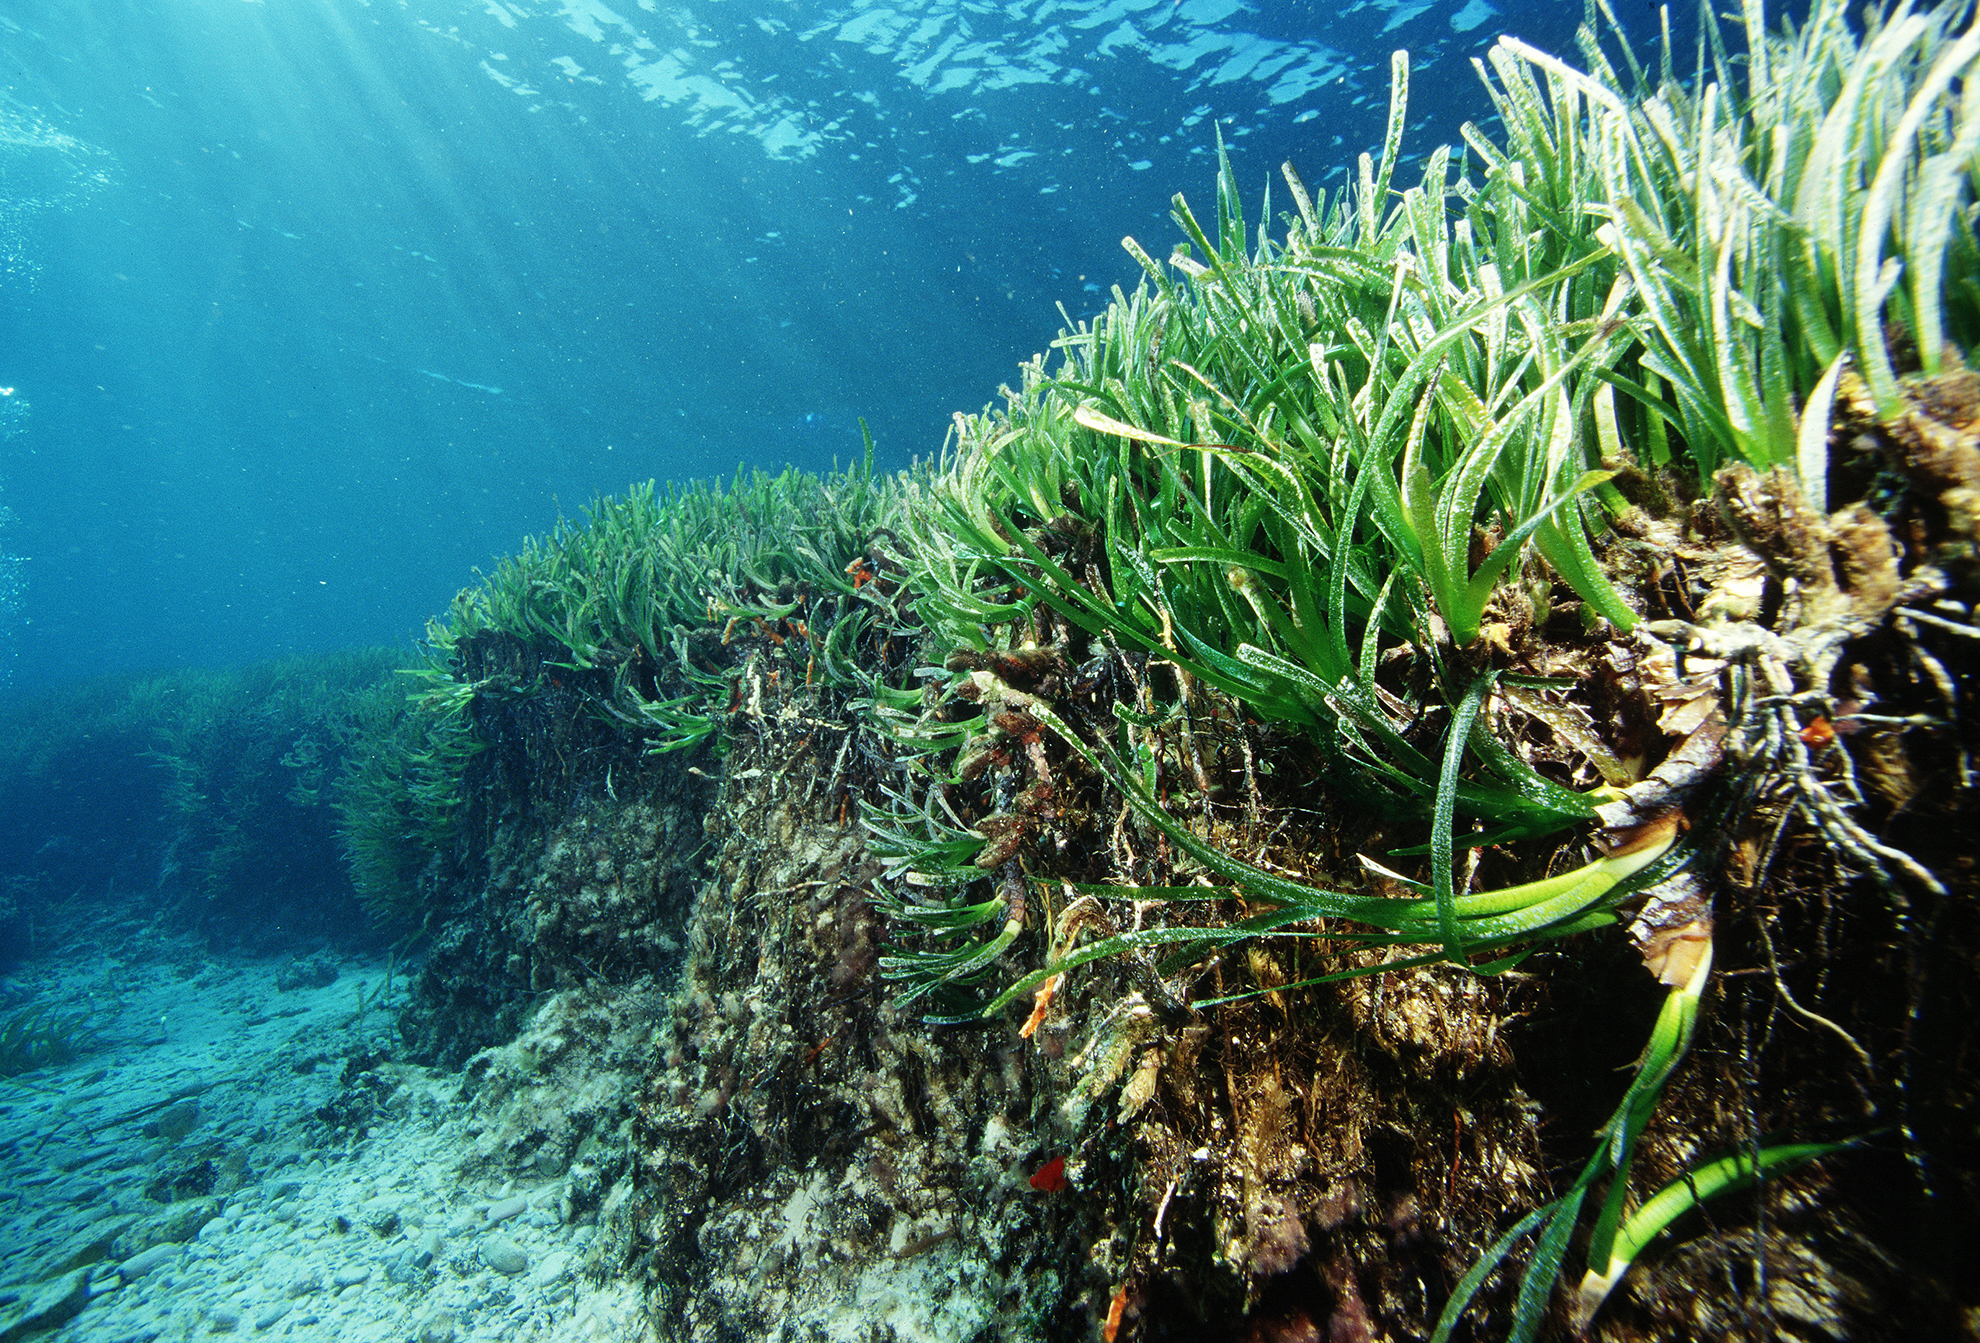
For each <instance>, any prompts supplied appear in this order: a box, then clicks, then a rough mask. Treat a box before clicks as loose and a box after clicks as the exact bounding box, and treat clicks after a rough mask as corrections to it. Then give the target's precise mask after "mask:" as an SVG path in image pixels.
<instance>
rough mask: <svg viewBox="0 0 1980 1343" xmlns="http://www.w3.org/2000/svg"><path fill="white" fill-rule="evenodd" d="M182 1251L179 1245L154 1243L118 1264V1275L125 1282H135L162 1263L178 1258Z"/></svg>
mask: <svg viewBox="0 0 1980 1343" xmlns="http://www.w3.org/2000/svg"><path fill="white" fill-rule="evenodd" d="M182 1253H184V1251H182V1250H181V1249H180V1248H179V1247H178V1246H177V1245H171V1244H166V1245H154V1246H152V1247H151V1248H150V1249H148V1250H145V1251H143V1252H141V1253H138V1254H134V1255H132V1256H131V1257H130V1258H129V1259H126V1260H125V1261H124V1262H123V1263H121V1264H119V1265H117V1276H118V1277H120V1278H122V1279H123V1280H124V1281H125V1282H135V1281H137V1280H138V1279H139V1278H142V1277H143V1276H144V1275H145V1274H147V1273H149V1272H151V1270H153V1269H154V1268H157V1267H158V1266H159V1265H160V1264H167V1263H170V1262H171V1261H172V1260H174V1259H177V1258H178V1257H179V1256H180V1255H181V1254H182Z"/></svg>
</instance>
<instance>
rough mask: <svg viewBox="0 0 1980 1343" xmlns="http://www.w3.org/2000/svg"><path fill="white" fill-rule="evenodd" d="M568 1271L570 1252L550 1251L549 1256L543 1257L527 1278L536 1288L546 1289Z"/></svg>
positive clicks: (569, 1268) (569, 1269)
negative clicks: (534, 1270)
mask: <svg viewBox="0 0 1980 1343" xmlns="http://www.w3.org/2000/svg"><path fill="white" fill-rule="evenodd" d="M570 1271H571V1252H570V1251H569V1250H552V1251H551V1252H550V1253H549V1254H546V1255H544V1256H543V1262H542V1263H540V1264H538V1265H537V1266H536V1272H534V1273H532V1274H530V1275H529V1276H530V1281H532V1282H534V1283H535V1284H536V1285H537V1286H539V1287H548V1286H549V1285H550V1284H551V1283H554V1282H556V1281H557V1280H558V1279H560V1278H562V1277H563V1276H564V1275H565V1274H566V1273H569V1272H570Z"/></svg>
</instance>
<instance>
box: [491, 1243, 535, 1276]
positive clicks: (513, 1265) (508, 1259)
mask: <svg viewBox="0 0 1980 1343" xmlns="http://www.w3.org/2000/svg"><path fill="white" fill-rule="evenodd" d="M481 1262H482V1263H484V1264H486V1265H488V1267H490V1268H492V1269H494V1270H495V1271H496V1272H497V1273H506V1274H509V1275H510V1276H511V1277H513V1276H514V1275H516V1274H518V1273H520V1272H522V1271H523V1270H524V1269H526V1268H528V1267H529V1256H528V1255H527V1254H524V1253H523V1249H522V1246H520V1245H518V1244H516V1243H515V1242H514V1241H512V1240H504V1239H503V1238H502V1237H500V1236H496V1237H495V1238H494V1239H492V1240H485V1241H483V1242H482V1243H481Z"/></svg>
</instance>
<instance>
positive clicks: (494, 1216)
mask: <svg viewBox="0 0 1980 1343" xmlns="http://www.w3.org/2000/svg"><path fill="white" fill-rule="evenodd" d="M528 1208H529V1200H528V1199H526V1198H524V1197H523V1196H522V1195H521V1194H517V1195H516V1196H515V1197H514V1198H505V1199H503V1200H502V1201H501V1202H500V1203H491V1204H489V1205H488V1216H487V1218H486V1225H488V1226H494V1225H496V1224H497V1223H500V1222H506V1221H508V1220H509V1219H510V1218H511V1217H514V1216H516V1215H518V1214H519V1213H522V1212H525V1211H527V1210H528Z"/></svg>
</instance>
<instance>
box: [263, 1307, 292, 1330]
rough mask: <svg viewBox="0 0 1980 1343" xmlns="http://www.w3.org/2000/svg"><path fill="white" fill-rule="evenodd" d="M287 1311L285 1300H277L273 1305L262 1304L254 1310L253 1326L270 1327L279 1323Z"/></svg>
mask: <svg viewBox="0 0 1980 1343" xmlns="http://www.w3.org/2000/svg"><path fill="white" fill-rule="evenodd" d="M288 1313H289V1303H288V1302H286V1301H277V1302H275V1303H274V1304H273V1305H269V1306H263V1307H262V1308H261V1309H260V1310H258V1311H256V1312H255V1315H254V1327H255V1328H257V1329H269V1328H272V1327H274V1326H275V1325H277V1324H279V1323H281V1320H282V1317H283V1316H284V1315H287V1314H288Z"/></svg>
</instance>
